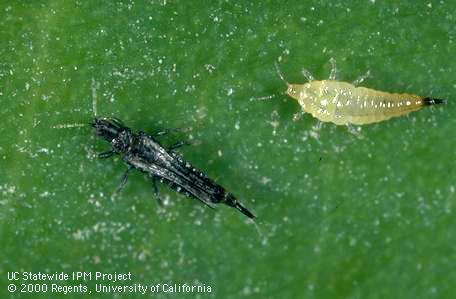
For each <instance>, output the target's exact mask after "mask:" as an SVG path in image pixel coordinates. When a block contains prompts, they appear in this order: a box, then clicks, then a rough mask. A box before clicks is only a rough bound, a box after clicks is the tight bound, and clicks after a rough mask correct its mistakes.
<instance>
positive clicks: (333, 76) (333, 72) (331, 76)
mask: <svg viewBox="0 0 456 299" xmlns="http://www.w3.org/2000/svg"><path fill="white" fill-rule="evenodd" d="M329 63H330V64H331V73H329V80H336V77H337V66H336V60H335V59H334V58H332V57H331V58H330V59H329Z"/></svg>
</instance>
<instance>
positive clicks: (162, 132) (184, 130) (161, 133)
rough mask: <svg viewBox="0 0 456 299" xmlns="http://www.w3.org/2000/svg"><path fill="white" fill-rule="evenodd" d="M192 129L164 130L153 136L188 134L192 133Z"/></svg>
mask: <svg viewBox="0 0 456 299" xmlns="http://www.w3.org/2000/svg"><path fill="white" fill-rule="evenodd" d="M190 130H191V128H176V129H163V130H161V131H158V132H155V133H152V136H164V135H167V134H170V133H176V132H187V131H190Z"/></svg>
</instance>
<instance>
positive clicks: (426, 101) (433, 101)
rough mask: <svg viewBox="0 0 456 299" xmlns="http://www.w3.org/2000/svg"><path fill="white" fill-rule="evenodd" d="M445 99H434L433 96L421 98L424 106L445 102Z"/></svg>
mask: <svg viewBox="0 0 456 299" xmlns="http://www.w3.org/2000/svg"><path fill="white" fill-rule="evenodd" d="M446 103H447V101H446V100H442V99H435V98H424V99H423V104H424V105H425V106H430V105H440V104H446Z"/></svg>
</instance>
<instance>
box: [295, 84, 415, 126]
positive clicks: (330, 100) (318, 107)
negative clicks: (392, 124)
mask: <svg viewBox="0 0 456 299" xmlns="http://www.w3.org/2000/svg"><path fill="white" fill-rule="evenodd" d="M287 94H288V95H289V96H290V97H292V98H294V99H296V100H297V101H298V102H299V104H300V105H301V107H302V109H303V110H304V111H305V112H308V113H310V114H312V116H314V117H315V118H318V119H319V120H321V121H324V122H333V123H335V124H336V125H346V124H355V125H364V124H370V123H375V122H380V121H384V120H387V119H389V118H391V117H395V116H401V115H404V114H407V113H409V112H412V111H416V110H419V109H421V108H422V107H423V97H420V96H417V95H414V94H406V93H403V94H397V93H388V92H383V91H377V90H374V89H369V88H365V87H356V86H354V85H353V84H350V83H346V82H338V81H333V80H322V81H311V82H308V83H305V84H289V85H288V90H287Z"/></svg>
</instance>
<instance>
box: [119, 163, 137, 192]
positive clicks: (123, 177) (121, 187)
mask: <svg viewBox="0 0 456 299" xmlns="http://www.w3.org/2000/svg"><path fill="white" fill-rule="evenodd" d="M132 169H133V167H128V168H127V170H126V171H125V173H124V175H123V176H122V179H121V180H120V184H119V187H117V190H116V194H117V193H119V192H120V191H122V190H123V188H124V187H125V184H126V183H127V181H128V174H129V173H130V171H131V170H132Z"/></svg>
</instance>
